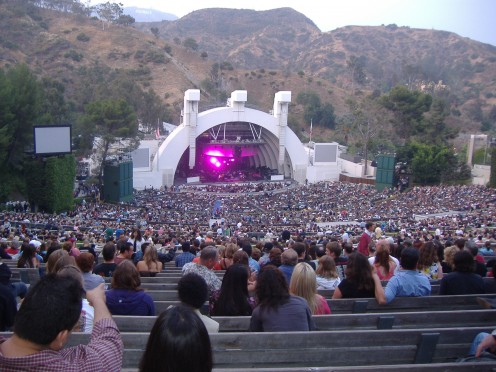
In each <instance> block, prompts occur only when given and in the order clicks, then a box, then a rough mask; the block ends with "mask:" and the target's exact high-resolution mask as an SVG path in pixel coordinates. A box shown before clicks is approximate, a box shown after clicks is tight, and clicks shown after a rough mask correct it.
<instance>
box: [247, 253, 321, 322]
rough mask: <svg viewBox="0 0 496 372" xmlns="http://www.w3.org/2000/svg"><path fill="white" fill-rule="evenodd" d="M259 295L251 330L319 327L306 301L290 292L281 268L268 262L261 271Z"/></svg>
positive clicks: (258, 285)
mask: <svg viewBox="0 0 496 372" xmlns="http://www.w3.org/2000/svg"><path fill="white" fill-rule="evenodd" d="M295 255H296V253H295ZM256 294H257V301H258V305H257V307H255V309H254V310H253V313H252V316H251V320H250V331H251V332H289V331H313V330H315V329H316V328H315V324H314V322H313V319H312V312H311V311H310V308H309V307H308V303H307V301H306V300H305V299H303V298H301V297H298V296H292V295H291V294H290V293H289V289H288V284H287V282H286V278H285V277H284V274H283V273H282V272H281V271H280V270H279V269H278V268H276V267H274V266H272V265H267V266H265V267H264V268H263V269H262V270H261V271H260V273H259V274H258V280H257V286H256Z"/></svg>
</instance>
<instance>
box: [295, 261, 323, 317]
mask: <svg viewBox="0 0 496 372" xmlns="http://www.w3.org/2000/svg"><path fill="white" fill-rule="evenodd" d="M289 292H290V293H291V294H292V295H295V296H299V297H302V298H304V299H305V300H306V301H307V303H308V307H309V308H310V311H311V312H312V314H313V315H324V314H330V313H331V309H330V308H329V305H328V304H327V300H326V299H325V298H324V297H322V296H321V295H319V294H317V278H316V275H315V271H314V269H313V268H312V267H311V266H310V265H309V264H308V263H306V262H300V263H298V264H297V265H296V266H295V269H294V271H293V275H291V282H290V283H289Z"/></svg>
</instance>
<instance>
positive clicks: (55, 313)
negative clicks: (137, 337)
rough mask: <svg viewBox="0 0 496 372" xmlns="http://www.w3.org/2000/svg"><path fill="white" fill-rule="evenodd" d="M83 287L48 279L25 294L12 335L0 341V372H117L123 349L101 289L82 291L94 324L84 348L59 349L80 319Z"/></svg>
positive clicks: (66, 280) (71, 280)
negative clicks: (85, 295) (93, 315)
mask: <svg viewBox="0 0 496 372" xmlns="http://www.w3.org/2000/svg"><path fill="white" fill-rule="evenodd" d="M82 295H83V287H82V285H81V283H80V282H78V281H77V280H75V279H72V278H63V279H62V278H60V277H58V276H56V275H53V274H48V275H46V276H44V277H43V278H41V279H40V281H38V283H36V284H35V285H34V287H33V288H32V289H31V290H30V291H29V292H28V294H27V295H26V298H25V299H24V301H23V303H22V305H21V307H20V309H19V312H18V313H17V316H16V318H15V322H14V334H13V335H12V337H10V338H9V339H7V340H6V339H3V338H1V339H0V365H1V366H2V369H5V370H6V371H11V372H16V371H19V372H20V371H26V370H33V371H35V370H36V371H68V372H76V371H78V372H97V371H102V372H112V371H120V370H121V364H122V352H123V345H122V341H121V338H120V335H119V330H118V329H117V326H116V325H115V323H114V321H113V320H112V317H111V315H110V313H109V311H108V309H107V306H106V305H105V294H104V290H103V285H102V286H99V287H97V288H95V289H93V290H91V291H88V292H87V297H88V300H89V301H90V303H91V304H92V306H93V307H94V309H95V325H94V327H93V332H92V337H91V339H90V341H89V344H88V345H87V346H84V345H79V346H74V347H68V348H65V349H64V348H63V347H64V345H65V344H66V342H67V339H68V337H69V335H70V333H71V330H72V329H73V328H74V325H75V324H76V322H77V321H78V319H79V316H80V314H81V300H82Z"/></svg>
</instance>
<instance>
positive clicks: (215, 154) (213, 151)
mask: <svg viewBox="0 0 496 372" xmlns="http://www.w3.org/2000/svg"><path fill="white" fill-rule="evenodd" d="M205 155H208V156H221V157H222V156H226V155H225V154H223V153H222V152H220V151H219V150H209V151H207V152H206V153H205Z"/></svg>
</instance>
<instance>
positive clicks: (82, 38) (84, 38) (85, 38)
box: [76, 32, 90, 42]
mask: <svg viewBox="0 0 496 372" xmlns="http://www.w3.org/2000/svg"><path fill="white" fill-rule="evenodd" d="M76 39H78V40H79V41H83V42H88V41H90V37H89V36H88V35H86V34H85V33H84V32H81V33H80V34H78V36H76Z"/></svg>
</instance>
